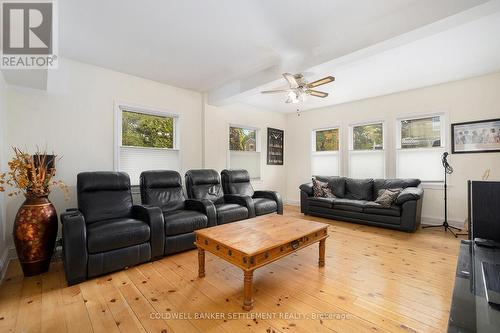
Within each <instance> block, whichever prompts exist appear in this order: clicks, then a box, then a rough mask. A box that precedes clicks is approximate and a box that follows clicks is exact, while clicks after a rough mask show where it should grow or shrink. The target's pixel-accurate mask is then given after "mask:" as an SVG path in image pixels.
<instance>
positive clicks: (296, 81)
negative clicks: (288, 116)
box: [261, 73, 335, 103]
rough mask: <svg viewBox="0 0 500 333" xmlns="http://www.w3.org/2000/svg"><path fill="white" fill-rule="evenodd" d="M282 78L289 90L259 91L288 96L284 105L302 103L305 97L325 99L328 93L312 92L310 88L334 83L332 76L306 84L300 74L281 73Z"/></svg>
mask: <svg viewBox="0 0 500 333" xmlns="http://www.w3.org/2000/svg"><path fill="white" fill-rule="evenodd" d="M283 77H284V78H285V80H286V81H287V82H288V85H289V86H290V88H288V89H276V90H264V91H261V93H263V94H282V93H286V94H288V98H287V100H286V101H285V103H298V102H299V101H304V100H305V98H306V96H314V97H321V98H325V97H327V96H328V93H326V92H323V91H318V90H314V89H311V88H315V87H317V86H321V85H323V84H327V83H330V82H333V81H335V78H334V77H333V76H326V77H324V78H322V79H319V80H316V81H314V82H311V83H308V82H307V81H306V80H305V78H304V75H302V74H295V75H294V74H290V73H283Z"/></svg>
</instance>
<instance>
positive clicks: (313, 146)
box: [310, 125, 342, 177]
mask: <svg viewBox="0 0 500 333" xmlns="http://www.w3.org/2000/svg"><path fill="white" fill-rule="evenodd" d="M332 129H336V130H338V133H339V135H338V140H339V149H338V150H329V151H317V150H316V132H321V131H327V130H332ZM315 155H317V156H318V155H323V156H325V155H326V156H328V155H337V160H338V166H337V167H338V170H339V174H338V175H337V176H339V177H340V176H341V175H342V126H340V125H333V126H328V127H322V128H315V129H313V130H312V131H311V155H310V170H311V177H313V176H324V175H313V174H312V170H313V157H314V156H315Z"/></svg>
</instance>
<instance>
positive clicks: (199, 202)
mask: <svg viewBox="0 0 500 333" xmlns="http://www.w3.org/2000/svg"><path fill="white" fill-rule="evenodd" d="M184 208H185V209H187V210H195V211H198V212H200V213H203V214H205V215H206V216H207V218H208V226H209V227H213V226H216V225H217V213H216V211H215V205H214V204H213V202H212V201H210V200H208V199H187V200H186V201H184Z"/></svg>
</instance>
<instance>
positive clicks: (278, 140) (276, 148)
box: [267, 127, 285, 165]
mask: <svg viewBox="0 0 500 333" xmlns="http://www.w3.org/2000/svg"><path fill="white" fill-rule="evenodd" d="M284 135H285V132H284V131H283V130H280V129H276V128H270V127H268V128H267V164H268V165H283V142H284V140H283V139H284Z"/></svg>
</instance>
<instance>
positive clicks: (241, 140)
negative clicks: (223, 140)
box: [229, 127, 257, 151]
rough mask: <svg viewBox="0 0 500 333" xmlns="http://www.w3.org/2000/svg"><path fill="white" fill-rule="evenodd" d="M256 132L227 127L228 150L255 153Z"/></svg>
mask: <svg viewBox="0 0 500 333" xmlns="http://www.w3.org/2000/svg"><path fill="white" fill-rule="evenodd" d="M255 133H256V131H255V130H253V129H248V128H241V127H229V149H230V150H237V151H257V147H256V141H255V138H256V136H255Z"/></svg>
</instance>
